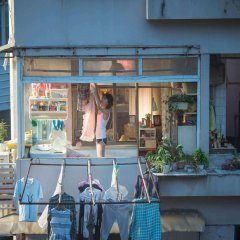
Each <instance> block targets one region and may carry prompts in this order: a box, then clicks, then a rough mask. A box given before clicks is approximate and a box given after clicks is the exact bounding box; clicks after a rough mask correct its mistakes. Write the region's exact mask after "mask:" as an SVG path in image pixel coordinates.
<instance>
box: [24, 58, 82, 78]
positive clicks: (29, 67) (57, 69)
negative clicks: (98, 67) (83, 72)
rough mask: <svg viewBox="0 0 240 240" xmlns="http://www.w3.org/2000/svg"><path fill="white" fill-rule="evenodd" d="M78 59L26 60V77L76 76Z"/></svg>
mask: <svg viewBox="0 0 240 240" xmlns="http://www.w3.org/2000/svg"><path fill="white" fill-rule="evenodd" d="M78 74H79V67H78V59H77V58H26V59H25V60H24V76H76V75H78Z"/></svg>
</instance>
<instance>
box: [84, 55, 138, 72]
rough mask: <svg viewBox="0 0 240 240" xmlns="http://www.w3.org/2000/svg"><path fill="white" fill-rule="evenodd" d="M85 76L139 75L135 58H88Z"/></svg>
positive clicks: (85, 63)
mask: <svg viewBox="0 0 240 240" xmlns="http://www.w3.org/2000/svg"><path fill="white" fill-rule="evenodd" d="M83 74H84V76H133V75H137V61H136V60H135V59H121V60H120V59H118V60H117V59H86V60H84V61H83Z"/></svg>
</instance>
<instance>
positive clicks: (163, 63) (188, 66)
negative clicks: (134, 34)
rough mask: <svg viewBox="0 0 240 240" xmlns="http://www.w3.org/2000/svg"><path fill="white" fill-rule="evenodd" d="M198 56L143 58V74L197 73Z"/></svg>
mask: <svg viewBox="0 0 240 240" xmlns="http://www.w3.org/2000/svg"><path fill="white" fill-rule="evenodd" d="M197 62H198V61H197V58H196V57H181V58H165V59H164V58H162V59H143V75H197V66H198V64H197Z"/></svg>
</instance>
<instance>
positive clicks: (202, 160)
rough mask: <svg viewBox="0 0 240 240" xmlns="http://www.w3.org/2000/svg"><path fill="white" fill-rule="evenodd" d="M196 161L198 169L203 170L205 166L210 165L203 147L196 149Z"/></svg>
mask: <svg viewBox="0 0 240 240" xmlns="http://www.w3.org/2000/svg"><path fill="white" fill-rule="evenodd" d="M194 162H195V163H196V165H197V168H198V170H203V169H204V167H208V159H207V156H206V155H205V153H204V152H203V151H202V149H201V148H198V149H196V151H195V153H194Z"/></svg>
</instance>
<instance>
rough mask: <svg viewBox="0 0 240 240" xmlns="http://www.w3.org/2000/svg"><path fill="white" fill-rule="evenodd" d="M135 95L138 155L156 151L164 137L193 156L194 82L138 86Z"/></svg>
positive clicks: (195, 85) (195, 91)
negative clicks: (136, 95)
mask: <svg viewBox="0 0 240 240" xmlns="http://www.w3.org/2000/svg"><path fill="white" fill-rule="evenodd" d="M138 96H139V97H138V112H139V113H138V114H139V115H138V118H139V149H140V153H142V152H143V153H144V152H146V151H150V150H156V148H157V144H158V143H159V142H160V141H161V140H162V137H164V138H167V139H170V140H171V141H172V143H173V144H174V145H177V144H182V145H183V148H184V149H183V150H184V152H185V153H186V154H193V153H194V151H195V149H196V147H197V83H180V82H177V83H170V82H169V83H148V84H139V89H138Z"/></svg>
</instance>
